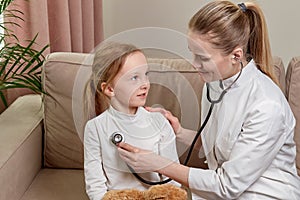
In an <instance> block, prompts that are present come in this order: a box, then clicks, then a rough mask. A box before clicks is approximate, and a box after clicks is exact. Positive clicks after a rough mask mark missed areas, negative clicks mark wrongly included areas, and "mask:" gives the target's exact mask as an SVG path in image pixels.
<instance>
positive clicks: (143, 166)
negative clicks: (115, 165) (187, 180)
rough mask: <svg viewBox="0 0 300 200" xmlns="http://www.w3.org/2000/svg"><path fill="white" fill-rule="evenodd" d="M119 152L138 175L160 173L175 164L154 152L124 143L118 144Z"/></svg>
mask: <svg viewBox="0 0 300 200" xmlns="http://www.w3.org/2000/svg"><path fill="white" fill-rule="evenodd" d="M118 151H119V155H120V157H121V158H122V159H123V160H124V161H125V162H126V163H127V164H128V165H129V166H130V167H132V168H133V169H134V170H135V171H136V172H137V173H144V172H159V170H160V169H162V168H164V167H166V166H168V165H170V164H171V163H172V162H173V161H171V160H168V159H166V158H163V157H161V156H159V155H157V154H156V153H154V152H151V151H147V150H143V149H139V148H137V147H134V146H132V145H130V144H127V143H124V142H121V143H119V144H118Z"/></svg>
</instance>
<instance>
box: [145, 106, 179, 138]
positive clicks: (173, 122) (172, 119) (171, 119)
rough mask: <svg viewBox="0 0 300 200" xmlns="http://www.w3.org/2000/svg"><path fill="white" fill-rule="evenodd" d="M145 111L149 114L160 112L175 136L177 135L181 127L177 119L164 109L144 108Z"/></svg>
mask: <svg viewBox="0 0 300 200" xmlns="http://www.w3.org/2000/svg"><path fill="white" fill-rule="evenodd" d="M145 109H146V110H148V111H149V112H160V113H161V114H163V116H165V117H166V118H167V120H169V122H170V124H171V126H172V128H173V130H174V132H175V134H177V133H179V132H180V130H181V125H180V122H179V120H178V118H177V117H175V116H174V115H173V114H172V113H171V112H170V111H168V110H166V109H164V108H152V107H145Z"/></svg>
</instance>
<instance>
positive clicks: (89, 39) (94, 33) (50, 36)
mask: <svg viewBox="0 0 300 200" xmlns="http://www.w3.org/2000/svg"><path fill="white" fill-rule="evenodd" d="M14 8H16V9H18V10H21V11H22V12H23V13H24V15H22V18H23V19H24V21H21V20H19V21H18V24H19V25H20V26H21V28H20V27H17V26H14V27H10V29H12V30H13V31H14V33H15V35H16V36H17V37H18V39H19V41H18V42H20V43H21V44H25V43H26V40H31V39H33V38H34V36H35V35H36V34H38V37H37V40H36V43H37V44H36V45H35V48H36V49H41V48H42V47H43V46H45V45H46V44H49V45H50V47H49V48H48V49H47V51H46V52H45V55H46V54H48V53H51V52H81V53H88V52H91V51H92V50H93V48H94V47H96V46H97V45H98V44H99V43H100V42H101V41H102V40H103V22H102V0H15V1H14V2H13V4H12V5H11V9H14ZM26 93H29V91H28V90H20V89H15V90H9V91H8V93H7V97H8V102H9V103H11V102H12V101H14V100H15V99H16V98H17V97H18V96H20V95H23V94H26Z"/></svg>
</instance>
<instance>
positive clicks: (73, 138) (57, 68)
mask: <svg viewBox="0 0 300 200" xmlns="http://www.w3.org/2000/svg"><path fill="white" fill-rule="evenodd" d="M86 57H87V54H80V53H53V54H51V55H49V56H48V57H47V62H46V63H45V65H44V70H43V76H44V79H43V81H44V82H43V84H44V89H45V91H46V92H47V93H48V94H49V95H45V97H44V107H45V113H44V126H45V144H44V145H45V147H44V154H45V155H44V156H45V167H53V168H71V169H82V168H83V144H82V141H81V139H80V137H79V134H82V133H78V132H77V130H76V127H75V124H74V120H73V112H72V94H73V85H74V80H75V77H76V75H77V71H78V70H79V68H80V67H86V66H85V65H83V63H84V60H85V59H86ZM88 67H90V66H88ZM82 84H84V83H82Z"/></svg>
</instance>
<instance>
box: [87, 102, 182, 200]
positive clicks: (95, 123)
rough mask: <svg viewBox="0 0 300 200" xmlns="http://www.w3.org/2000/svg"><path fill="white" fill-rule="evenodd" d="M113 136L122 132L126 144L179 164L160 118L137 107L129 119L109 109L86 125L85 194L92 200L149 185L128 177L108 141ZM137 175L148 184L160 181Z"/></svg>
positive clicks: (149, 175) (168, 129)
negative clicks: (110, 193) (107, 193)
mask: <svg viewBox="0 0 300 200" xmlns="http://www.w3.org/2000/svg"><path fill="white" fill-rule="evenodd" d="M115 132H118V133H119V132H121V133H122V134H123V136H124V138H125V142H126V143H129V144H131V145H134V146H136V147H139V148H142V149H146V150H151V151H153V152H156V153H158V154H160V155H162V156H165V157H167V158H169V159H171V160H173V161H175V162H179V159H178V156H177V151H176V143H175V142H176V141H175V134H174V132H173V129H172V127H171V125H170V124H169V122H168V121H167V120H166V118H165V117H164V116H163V115H162V114H160V113H157V112H153V113H150V112H148V111H146V110H145V109H144V108H142V107H139V108H138V110H137V112H136V114H135V115H128V114H124V113H121V112H118V111H117V110H115V109H114V108H113V107H110V108H109V109H108V110H106V111H105V112H103V113H102V114H101V115H99V116H97V117H95V118H94V119H91V120H90V121H88V122H87V124H86V127H85V132H84V173H85V182H86V192H87V194H88V196H89V198H90V199H91V200H99V199H102V197H103V195H104V194H105V193H106V191H108V190H113V189H132V188H135V189H141V190H144V189H148V188H149V185H145V184H143V183H141V182H140V181H139V180H137V179H136V178H135V177H134V176H133V175H132V174H131V173H130V171H129V169H128V167H127V166H126V164H125V162H124V161H123V160H122V159H121V158H120V157H119V154H118V151H117V148H116V146H115V145H114V144H113V143H112V142H111V139H110V137H111V135H112V134H113V133H115ZM140 175H141V176H142V177H143V178H144V179H146V180H149V181H160V180H161V177H160V176H159V175H158V174H157V173H152V172H151V173H143V174H140ZM163 178H164V179H166V177H163ZM173 183H174V182H173Z"/></svg>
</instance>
